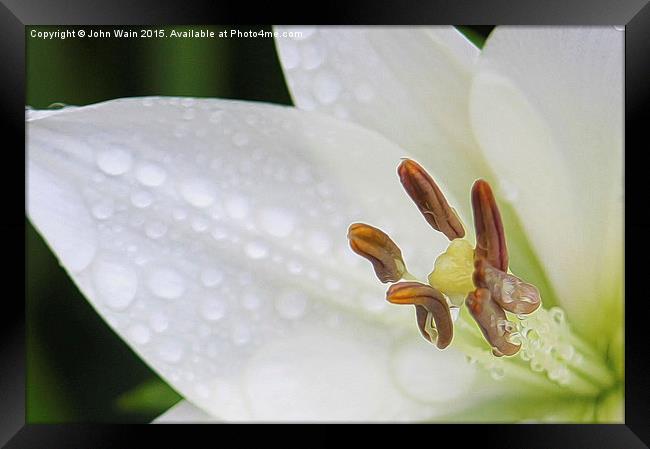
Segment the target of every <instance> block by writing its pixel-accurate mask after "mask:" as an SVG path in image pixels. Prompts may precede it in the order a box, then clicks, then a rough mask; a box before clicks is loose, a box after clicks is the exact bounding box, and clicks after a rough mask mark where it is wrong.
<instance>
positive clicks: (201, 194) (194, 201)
mask: <svg viewBox="0 0 650 449" xmlns="http://www.w3.org/2000/svg"><path fill="white" fill-rule="evenodd" d="M180 192H181V195H182V197H183V198H184V199H185V201H187V202H188V203H190V204H191V205H192V206H194V207H198V208H203V207H208V206H209V205H210V204H212V203H213V202H214V199H215V193H214V186H213V184H212V183H211V182H210V181H209V180H207V179H203V178H192V179H188V180H186V181H184V182H183V183H182V184H181V186H180Z"/></svg>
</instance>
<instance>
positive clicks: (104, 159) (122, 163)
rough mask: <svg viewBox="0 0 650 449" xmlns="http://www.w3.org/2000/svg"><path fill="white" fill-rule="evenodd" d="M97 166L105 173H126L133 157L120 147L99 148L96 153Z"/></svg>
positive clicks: (113, 174)
mask: <svg viewBox="0 0 650 449" xmlns="http://www.w3.org/2000/svg"><path fill="white" fill-rule="evenodd" d="M96 162H97V166H98V167H99V168H100V170H102V171H103V172H104V173H106V174H107V175H111V176H117V175H121V174H124V173H126V172H127V171H129V169H130V168H131V164H132V162H133V158H132V156H131V153H129V152H128V151H127V150H125V149H122V148H111V149H107V150H101V151H99V152H98V153H97V159H96Z"/></svg>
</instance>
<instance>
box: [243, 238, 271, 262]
mask: <svg viewBox="0 0 650 449" xmlns="http://www.w3.org/2000/svg"><path fill="white" fill-rule="evenodd" d="M244 250H245V251H246V255H247V256H248V257H250V258H251V259H263V258H265V257H266V256H268V254H269V248H268V247H267V246H266V245H265V244H264V243H262V242H250V243H247V244H246V247H245V248H244Z"/></svg>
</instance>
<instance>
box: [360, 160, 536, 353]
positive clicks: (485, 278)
mask: <svg viewBox="0 0 650 449" xmlns="http://www.w3.org/2000/svg"><path fill="white" fill-rule="evenodd" d="M397 173H398V176H399V179H400V182H401V184H402V186H403V187H404V190H405V191H406V193H407V194H408V196H409V197H410V198H411V200H412V201H413V202H414V203H415V205H416V207H417V208H418V209H419V211H420V213H421V214H422V216H423V218H424V219H425V221H426V222H427V223H428V224H429V225H430V226H431V227H432V228H433V229H434V230H435V231H437V232H441V233H443V234H444V235H445V236H446V237H447V238H448V239H449V240H450V244H449V247H448V248H447V250H446V251H445V252H444V253H443V254H441V255H440V256H439V257H438V258H437V259H436V261H435V263H434V269H433V271H432V272H431V274H429V276H428V279H427V281H428V282H427V283H424V282H414V281H413V280H412V277H411V276H410V275H409V276H408V278H409V281H405V282H400V281H401V280H402V279H403V277H404V276H405V275H406V274H407V273H408V272H407V271H406V264H405V262H404V259H403V257H402V252H401V250H400V249H399V246H398V245H397V244H396V243H395V242H394V241H393V240H392V239H391V238H390V237H389V236H388V235H387V234H386V233H384V232H383V231H381V230H380V229H378V228H375V227H373V226H370V225H368V224H364V223H354V224H352V225H350V228H349V230H348V240H349V243H350V247H351V249H352V250H353V251H354V252H355V253H357V254H358V255H360V256H362V257H364V258H365V259H367V260H368V261H369V262H370V263H371V264H372V266H373V268H374V271H375V275H376V276H377V278H378V279H379V280H380V281H381V282H383V283H393V284H392V285H391V286H390V287H389V288H388V291H387V292H386V299H387V301H388V302H390V303H392V304H398V305H413V306H414V307H415V315H416V323H417V325H418V328H419V329H420V333H421V334H422V336H423V337H424V338H425V339H426V340H427V341H429V342H430V343H432V344H434V345H435V346H436V347H437V348H438V349H445V348H446V347H448V346H449V345H450V344H451V342H452V339H453V334H454V323H453V320H452V318H451V316H452V314H451V311H452V310H453V309H455V308H458V307H461V306H463V305H466V306H467V309H468V311H469V313H470V315H471V316H472V318H473V319H474V321H475V322H476V325H477V326H478V328H479V329H480V331H481V333H482V334H483V336H484V337H485V340H486V342H487V343H488V344H489V345H490V347H491V348H492V353H493V354H494V355H495V356H497V357H501V356H512V355H515V354H516V353H517V352H518V351H519V348H520V345H519V344H517V343H515V342H513V341H511V330H512V329H513V328H514V325H513V324H512V323H511V322H510V321H508V316H507V313H514V314H517V315H526V314H530V313H533V312H534V311H535V310H537V309H538V308H539V306H540V305H541V298H540V294H539V290H538V289H537V288H536V287H535V286H534V285H532V284H529V283H526V282H524V281H523V280H521V279H520V278H518V277H516V276H515V275H513V274H512V273H509V270H508V264H509V258H508V248H507V244H506V235H505V229H504V226H503V221H502V219H501V214H500V212H499V208H498V205H497V203H496V199H495V197H494V194H493V193H492V189H491V187H490V185H489V184H488V182H487V181H485V180H482V179H479V180H477V181H476V182H475V183H474V185H473V186H472V188H471V204H472V211H473V219H474V220H473V221H474V230H475V234H476V244H475V245H474V246H472V244H471V243H470V242H469V241H468V240H466V239H465V238H464V236H465V228H464V225H463V223H462V222H461V220H460V218H459V217H458V214H457V213H456V210H455V209H454V208H452V207H451V206H450V205H449V202H448V201H447V199H446V198H445V196H444V195H443V193H442V191H441V190H440V188H439V187H438V185H437V184H436V183H435V181H434V180H433V178H432V177H431V175H429V174H428V173H427V172H426V171H425V170H424V168H423V167H422V166H420V165H419V164H418V163H417V162H415V161H413V160H411V159H403V160H402V162H401V163H400V164H399V166H398V168H397Z"/></svg>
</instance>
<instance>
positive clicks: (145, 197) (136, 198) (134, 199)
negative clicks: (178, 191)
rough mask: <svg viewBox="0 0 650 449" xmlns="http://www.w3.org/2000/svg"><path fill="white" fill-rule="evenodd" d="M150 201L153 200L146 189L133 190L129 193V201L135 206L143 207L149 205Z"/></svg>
mask: <svg viewBox="0 0 650 449" xmlns="http://www.w3.org/2000/svg"><path fill="white" fill-rule="evenodd" d="M152 202H153V196H152V195H151V193H149V192H147V191H146V190H140V191H138V192H134V193H133V194H132V195H131V203H132V204H133V205H134V206H135V207H139V208H141V209H143V208H145V207H149V206H150V205H151V203H152Z"/></svg>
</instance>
